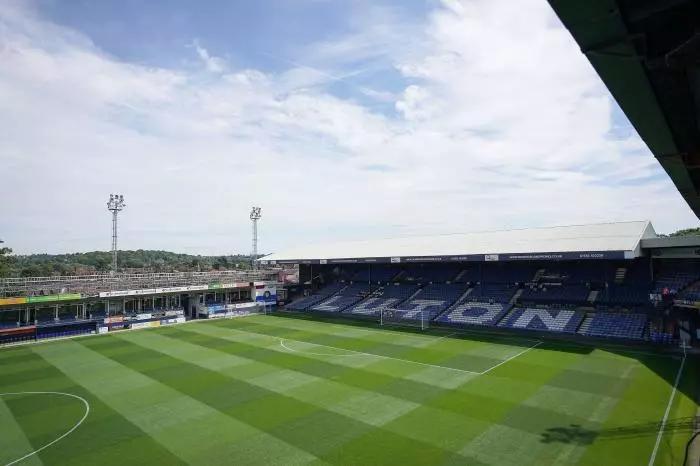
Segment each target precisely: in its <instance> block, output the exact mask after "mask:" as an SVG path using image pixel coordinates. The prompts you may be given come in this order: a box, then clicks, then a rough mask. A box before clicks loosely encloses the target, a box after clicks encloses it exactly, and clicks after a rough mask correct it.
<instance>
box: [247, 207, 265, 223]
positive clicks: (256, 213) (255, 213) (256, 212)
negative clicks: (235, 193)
mask: <svg viewBox="0 0 700 466" xmlns="http://www.w3.org/2000/svg"><path fill="white" fill-rule="evenodd" d="M261 217H262V214H261V209H260V207H253V210H251V211H250V219H251V220H260V218H261Z"/></svg>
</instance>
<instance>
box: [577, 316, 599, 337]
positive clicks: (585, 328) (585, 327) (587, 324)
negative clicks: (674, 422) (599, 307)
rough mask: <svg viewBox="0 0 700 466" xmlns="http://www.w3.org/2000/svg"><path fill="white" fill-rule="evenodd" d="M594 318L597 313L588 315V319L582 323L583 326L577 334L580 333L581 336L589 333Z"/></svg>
mask: <svg viewBox="0 0 700 466" xmlns="http://www.w3.org/2000/svg"><path fill="white" fill-rule="evenodd" d="M594 317H595V313H588V314H586V317H584V318H583V320H582V321H581V325H579V327H578V330H576V333H578V334H579V335H585V334H586V332H587V331H588V328H589V327H590V326H591V322H592V321H593V318H594Z"/></svg>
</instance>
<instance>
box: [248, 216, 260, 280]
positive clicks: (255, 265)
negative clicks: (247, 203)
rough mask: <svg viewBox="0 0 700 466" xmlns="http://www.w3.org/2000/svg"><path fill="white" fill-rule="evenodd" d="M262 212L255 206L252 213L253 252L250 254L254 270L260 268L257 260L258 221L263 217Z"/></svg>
mask: <svg viewBox="0 0 700 466" xmlns="http://www.w3.org/2000/svg"><path fill="white" fill-rule="evenodd" d="M261 211H262V209H260V207H255V206H253V209H252V210H251V211H250V220H251V221H252V222H253V250H252V251H251V253H250V255H251V258H250V261H251V266H252V267H253V270H257V268H258V263H257V262H256V261H255V260H256V259H257V258H258V220H260V218H261V217H262V214H261Z"/></svg>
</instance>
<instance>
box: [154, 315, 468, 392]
mask: <svg viewBox="0 0 700 466" xmlns="http://www.w3.org/2000/svg"><path fill="white" fill-rule="evenodd" d="M167 330H168V331H167V332H164V333H163V334H164V335H167V336H170V337H172V338H177V339H181V340H184V341H189V342H191V343H194V344H197V345H201V346H205V347H208V348H212V349H217V350H220V351H224V352H227V353H231V354H234V355H238V356H241V357H246V358H248V359H250V360H253V361H257V362H259V363H265V364H271V365H275V366H277V367H280V368H288V369H292V370H295V371H298V372H302V373H304V374H307V375H310V376H313V377H319V378H326V379H331V380H334V381H337V382H340V383H344V384H347V385H350V386H355V387H357V388H364V389H369V390H374V391H378V392H379V393H382V394H385V395H389V396H394V397H396V398H401V399H404V400H407V401H411V402H415V403H423V402H425V401H426V400H427V399H429V398H431V397H434V396H437V395H439V393H440V387H439V386H434V385H429V384H427V383H424V382H420V381H413V380H410V379H409V378H408V377H409V376H410V375H411V374H415V373H416V372H421V371H423V370H424V369H422V368H420V367H418V368H417V367H415V366H403V367H402V366H397V364H396V363H395V362H394V361H391V360H382V361H378V362H376V363H372V364H371V365H368V366H363V367H354V366H347V365H345V364H346V362H347V361H345V360H341V361H337V360H328V358H324V359H319V358H316V357H310V356H304V355H301V354H298V353H286V352H280V351H278V350H276V349H274V350H273V349H267V348H265V347H256V346H252V345H248V344H246V343H242V342H240V341H239V337H238V334H237V333H231V332H227V331H226V330H225V329H218V330H208V329H207V328H203V327H195V326H193V327H189V328H177V329H167ZM208 331H211V332H212V334H208V333H207V332H208ZM397 367H398V372H399V374H400V375H399V376H394V375H389V374H390V373H392V372H394V373H395V372H396V369H397ZM453 377H456V376H454V375H453Z"/></svg>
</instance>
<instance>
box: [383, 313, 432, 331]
mask: <svg viewBox="0 0 700 466" xmlns="http://www.w3.org/2000/svg"><path fill="white" fill-rule="evenodd" d="M430 318H431V314H430V311H429V310H427V309H416V310H410V311H407V310H402V309H389V308H384V309H381V310H380V312H379V325H381V326H402V327H414V328H420V329H421V330H427V329H428V328H430Z"/></svg>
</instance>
